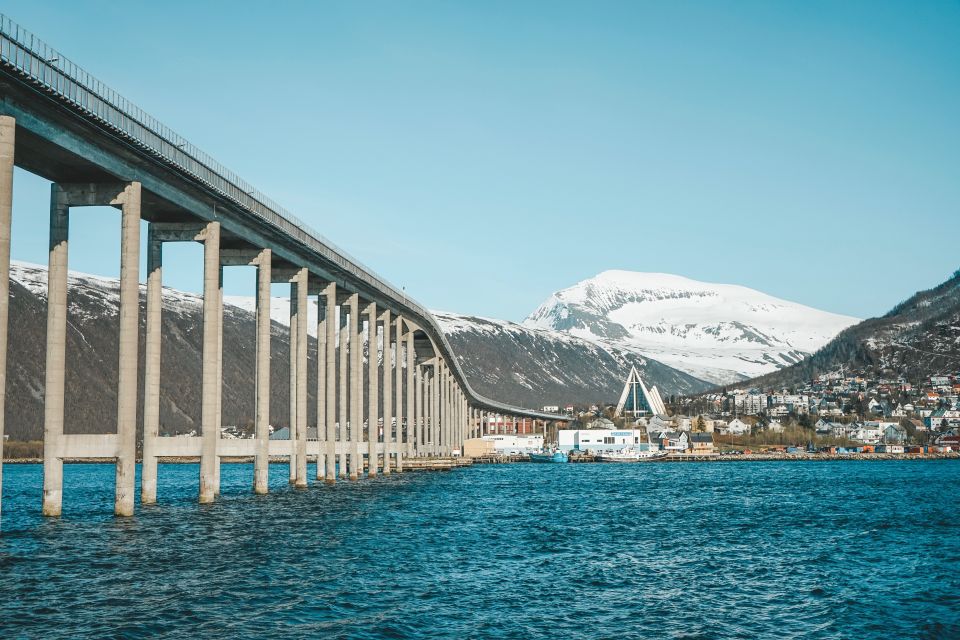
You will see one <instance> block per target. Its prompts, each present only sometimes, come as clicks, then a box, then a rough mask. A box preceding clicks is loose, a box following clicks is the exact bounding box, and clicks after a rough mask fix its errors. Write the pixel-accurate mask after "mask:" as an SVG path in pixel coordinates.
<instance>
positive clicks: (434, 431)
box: [430, 358, 442, 456]
mask: <svg viewBox="0 0 960 640" xmlns="http://www.w3.org/2000/svg"><path fill="white" fill-rule="evenodd" d="M439 374H440V365H439V363H438V359H437V358H434V360H433V368H432V370H431V371H430V455H433V456H436V455H438V454H439V452H440V450H439V444H440V420H441V418H442V416H441V415H440V395H439V392H440V375H439Z"/></svg>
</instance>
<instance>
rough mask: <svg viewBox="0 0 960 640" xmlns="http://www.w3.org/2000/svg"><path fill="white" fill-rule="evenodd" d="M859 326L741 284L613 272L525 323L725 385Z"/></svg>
mask: <svg viewBox="0 0 960 640" xmlns="http://www.w3.org/2000/svg"><path fill="white" fill-rule="evenodd" d="M856 322H858V320H857V319H856V318H852V317H849V316H843V315H838V314H834V313H829V312H826V311H820V310H818V309H814V308H812V307H808V306H805V305H802V304H798V303H795V302H790V301H787V300H782V299H780V298H775V297H773V296H770V295H767V294H765V293H762V292H760V291H756V290H754V289H750V288H748V287H743V286H740V285H730V284H715V283H707V282H699V281H697V280H692V279H690V278H686V277H683V276H677V275H672V274H667V273H642V272H634V271H620V270H611V271H604V272H602V273H599V274H597V275H596V276H594V277H592V278H588V279H586V280H582V281H581V282H578V283H577V284H575V285H573V286H571V287H568V288H566V289H562V290H560V291H557V292H556V293H554V294H552V295H551V296H550V297H549V298H548V299H547V300H546V301H545V302H544V303H543V304H542V305H540V307H539V308H537V310H536V311H534V312H533V313H532V314H530V316H529V317H528V318H527V319H526V320H525V321H524V323H523V324H524V325H525V326H528V327H539V328H549V329H557V330H561V331H566V332H568V333H570V334H572V335H575V336H578V337H581V338H585V339H587V340H602V341H608V342H613V343H616V344H620V345H622V346H624V347H628V348H633V349H637V350H639V351H640V352H642V353H644V354H646V355H649V356H650V357H652V358H655V359H657V360H660V361H661V362H664V363H665V364H669V365H671V366H673V367H676V368H678V369H681V370H683V371H686V372H688V373H691V374H692V375H695V376H698V377H701V378H704V379H707V380H712V381H715V382H718V383H725V382H731V381H735V380H738V379H743V378H745V377H753V376H756V375H761V374H763V373H768V372H770V371H773V370H775V369H778V368H780V367H783V366H787V365H790V364H793V363H794V362H797V361H798V360H800V359H801V358H803V357H804V356H805V355H807V354H809V353H812V352H813V351H816V350H817V349H818V348H819V347H820V346H822V345H823V344H826V342H828V341H829V340H830V339H831V338H833V337H834V336H835V335H836V334H837V333H839V332H840V331H841V330H843V329H844V328H846V327H848V326H850V325H852V324H854V323H856Z"/></svg>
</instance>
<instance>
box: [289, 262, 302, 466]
mask: <svg viewBox="0 0 960 640" xmlns="http://www.w3.org/2000/svg"><path fill="white" fill-rule="evenodd" d="M298 283H299V278H296V277H294V278H293V279H291V280H290V322H289V323H288V325H289V330H290V339H289V347H290V397H289V398H288V400H289V403H290V422H289V424H290V467H289V473H288V476H289V482H290V484H295V483H296V482H297V451H298V449H299V447H298V445H297V441H298V440H299V438H298V436H297V427H298V426H299V424H300V422H299V420H298V419H297V408H298V407H299V402H298V397H297V363H298V362H299V358H298V357H297V354H298V353H299V351H298V350H297V340H298V339H299V338H300V331H299V330H298V328H297V323H298V322H299V320H300V315H299V313H298V311H299V309H298V305H299V303H300V296H299V295H298V287H297V285H298Z"/></svg>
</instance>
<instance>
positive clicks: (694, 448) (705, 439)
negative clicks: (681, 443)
mask: <svg viewBox="0 0 960 640" xmlns="http://www.w3.org/2000/svg"><path fill="white" fill-rule="evenodd" d="M687 451H688V452H689V453H692V454H695V455H713V453H714V448H713V434H712V433H706V432H699V431H694V432H693V433H691V434H690V443H689V448H688V449H687Z"/></svg>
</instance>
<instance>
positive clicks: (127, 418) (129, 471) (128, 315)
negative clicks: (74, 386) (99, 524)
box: [113, 182, 140, 516]
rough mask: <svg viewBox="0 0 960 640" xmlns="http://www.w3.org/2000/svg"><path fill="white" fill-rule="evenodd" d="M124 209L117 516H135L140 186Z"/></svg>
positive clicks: (132, 188) (127, 191) (126, 196)
mask: <svg viewBox="0 0 960 640" xmlns="http://www.w3.org/2000/svg"><path fill="white" fill-rule="evenodd" d="M116 202H119V203H120V205H121V214H120V215H121V223H120V227H121V231H120V363H119V366H118V371H119V377H118V380H117V473H116V477H117V485H116V495H115V498H114V509H113V510H114V513H115V514H116V515H118V516H132V515H133V501H134V496H135V494H136V490H137V489H136V482H137V373H138V363H139V360H138V357H137V350H138V349H139V348H140V183H139V182H131V183H130V184H128V185H127V186H126V187H125V188H124V190H123V193H122V194H121V196H120V197H119V198H117V200H116Z"/></svg>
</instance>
